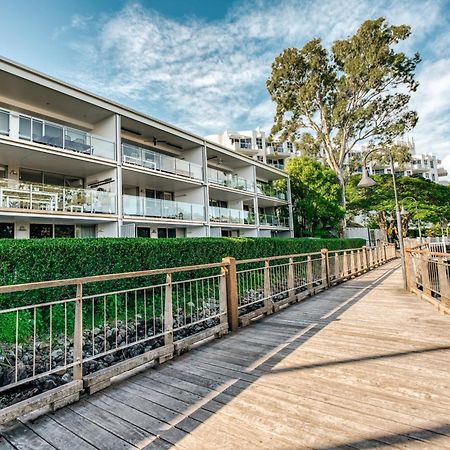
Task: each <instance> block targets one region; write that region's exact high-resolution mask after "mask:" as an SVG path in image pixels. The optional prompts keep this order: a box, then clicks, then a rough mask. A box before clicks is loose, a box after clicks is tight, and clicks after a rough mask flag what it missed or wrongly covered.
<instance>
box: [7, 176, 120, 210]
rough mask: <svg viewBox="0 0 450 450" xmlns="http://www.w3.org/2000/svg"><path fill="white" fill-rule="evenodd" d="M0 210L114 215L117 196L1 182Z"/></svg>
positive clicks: (64, 188)
mask: <svg viewBox="0 0 450 450" xmlns="http://www.w3.org/2000/svg"><path fill="white" fill-rule="evenodd" d="M0 207H1V208H15V209H28V210H35V211H54V212H59V211H63V212H72V213H88V214H92V213H102V214H115V213H116V194H114V193H112V192H103V191H96V190H94V189H76V188H69V187H67V188H66V187H62V186H51V185H44V184H32V183H23V182H21V181H16V180H6V179H5V180H0Z"/></svg>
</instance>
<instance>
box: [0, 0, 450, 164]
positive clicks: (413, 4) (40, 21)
mask: <svg viewBox="0 0 450 450" xmlns="http://www.w3.org/2000/svg"><path fill="white" fill-rule="evenodd" d="M0 2H1V6H2V8H1V14H0V55H1V56H4V57H7V58H10V59H12V60H15V61H17V62H19V63H22V64H24V65H26V66H29V67H31V68H34V69H37V70H40V71H42V72H45V73H48V74H49V75H52V76H54V77H56V78H59V79H62V80H64V81H66V82H69V83H72V84H75V85H77V86H80V87H82V88H84V89H87V90H88V91H91V92H93V93H96V94H99V95H102V96H104V97H107V98H111V99H112V100H115V101H117V102H120V103H122V104H125V105H127V106H130V107H132V108H135V109H137V110H139V111H142V112H144V113H146V114H149V115H151V116H153V117H156V118H158V119H161V120H164V121H167V122H169V123H172V124H174V125H177V126H179V127H181V128H184V129H187V130H189V131H192V132H195V133H197V134H200V135H204V136H205V135H208V134H214V133H221V132H223V131H224V130H225V129H228V130H235V131H237V130H248V129H254V128H256V127H258V126H259V127H261V128H262V129H263V130H267V131H268V130H270V127H271V125H272V120H273V112H274V104H273V103H272V102H271V100H270V97H269V95H268V93H267V90H266V87H265V82H266V80H267V78H268V77H269V75H270V71H271V63H272V61H273V59H274V58H275V57H276V56H277V55H278V54H279V53H281V52H282V50H283V49H284V48H286V47H302V46H303V45H304V44H305V43H306V42H307V41H309V40H310V39H313V38H316V37H319V38H321V39H322V41H323V43H324V45H325V46H330V44H331V43H332V42H333V41H334V40H336V39H343V38H347V37H349V36H351V35H352V34H353V33H354V32H355V31H356V30H357V28H358V26H359V25H360V24H361V23H362V22H363V21H364V20H367V19H374V18H378V17H386V18H387V20H388V21H389V22H390V23H392V24H408V25H410V26H411V27H412V35H411V37H410V38H409V39H408V41H407V42H404V43H402V44H401V48H400V49H401V50H403V51H405V52H407V53H408V54H410V55H412V54H413V53H414V52H416V51H419V52H420V54H421V57H422V62H421V63H420V65H419V67H418V69H417V74H416V76H417V79H418V80H419V82H420V85H419V88H418V91H417V92H416V93H415V94H414V96H413V98H412V100H411V107H412V108H414V109H415V110H416V111H417V112H418V114H419V122H418V124H417V126H416V128H415V129H414V131H413V132H412V133H411V137H413V138H414V141H415V143H416V152H417V153H422V152H423V153H425V152H426V153H434V154H436V155H437V156H438V157H440V158H441V159H442V160H443V164H444V166H445V167H446V168H447V170H448V171H449V172H450V0H345V1H343V0H313V1H310V0H234V1H233V0H140V1H133V0H95V1H93V0H77V1H76V2H74V1H71V0H39V1H36V0H0ZM0 90H1V86H0Z"/></svg>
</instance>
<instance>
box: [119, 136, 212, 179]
mask: <svg viewBox="0 0 450 450" xmlns="http://www.w3.org/2000/svg"><path fill="white" fill-rule="evenodd" d="M122 159H123V162H124V163H126V164H133V165H137V166H141V167H144V168H146V169H151V170H156V171H161V172H168V173H173V174H175V175H180V176H183V177H187V178H193V179H195V180H203V170H202V166H200V165H199V164H195V163H192V162H189V161H184V160H182V159H178V158H173V157H172V156H166V155H163V154H161V153H157V152H154V151H153V150H148V149H145V148H141V147H136V146H134V145H129V144H122Z"/></svg>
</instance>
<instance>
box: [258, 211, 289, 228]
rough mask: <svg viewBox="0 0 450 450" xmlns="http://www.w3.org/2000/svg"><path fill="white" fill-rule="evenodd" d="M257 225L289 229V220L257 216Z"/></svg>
mask: <svg viewBox="0 0 450 450" xmlns="http://www.w3.org/2000/svg"><path fill="white" fill-rule="evenodd" d="M259 224H260V225H263V226H264V225H267V226H271V227H283V228H289V219H288V218H287V217H278V216H275V215H272V214H259Z"/></svg>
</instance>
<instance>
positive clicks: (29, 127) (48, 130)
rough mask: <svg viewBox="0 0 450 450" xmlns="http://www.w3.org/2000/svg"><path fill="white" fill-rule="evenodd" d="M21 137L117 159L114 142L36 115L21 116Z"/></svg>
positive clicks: (65, 148) (86, 153) (52, 145)
mask: <svg viewBox="0 0 450 450" xmlns="http://www.w3.org/2000/svg"><path fill="white" fill-rule="evenodd" d="M19 138H20V139H24V140H27V141H32V142H37V143H39V144H44V145H48V146H50V147H57V148H62V149H64V150H70V151H73V152H78V153H84V154H85V155H91V156H98V157H101V158H106V159H115V144H114V142H111V141H108V140H107V139H104V138H101V137H98V136H94V135H92V134H90V133H86V132H85V131H82V130H77V129H76V128H70V127H66V126H64V125H60V124H57V123H54V122H48V121H46V120H42V119H38V118H36V117H30V116H23V115H20V116H19Z"/></svg>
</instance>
